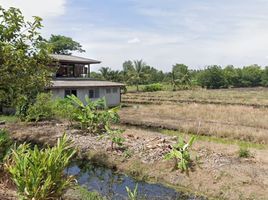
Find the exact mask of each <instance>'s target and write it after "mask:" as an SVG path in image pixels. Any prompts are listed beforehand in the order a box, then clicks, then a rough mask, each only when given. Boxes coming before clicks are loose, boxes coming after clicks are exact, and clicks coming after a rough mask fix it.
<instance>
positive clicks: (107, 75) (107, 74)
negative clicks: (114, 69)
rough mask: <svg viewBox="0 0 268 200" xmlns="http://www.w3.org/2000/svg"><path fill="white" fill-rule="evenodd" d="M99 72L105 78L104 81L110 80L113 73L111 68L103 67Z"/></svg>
mask: <svg viewBox="0 0 268 200" xmlns="http://www.w3.org/2000/svg"><path fill="white" fill-rule="evenodd" d="M99 72H100V73H101V76H102V77H103V79H105V80H110V72H111V68H110V67H101V68H100V69H99Z"/></svg>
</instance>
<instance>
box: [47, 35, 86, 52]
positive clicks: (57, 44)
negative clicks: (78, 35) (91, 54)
mask: <svg viewBox="0 0 268 200" xmlns="http://www.w3.org/2000/svg"><path fill="white" fill-rule="evenodd" d="M48 42H49V44H50V48H51V49H52V53H54V54H64V55H71V54H72V51H78V52H80V53H82V52H85V50H84V49H82V45H81V44H80V43H78V42H76V41H74V40H73V39H72V38H70V37H66V36H63V35H51V37H50V38H49V40H48Z"/></svg>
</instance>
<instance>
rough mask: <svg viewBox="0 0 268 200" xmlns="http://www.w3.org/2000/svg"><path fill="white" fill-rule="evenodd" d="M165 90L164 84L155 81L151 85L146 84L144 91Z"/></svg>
mask: <svg viewBox="0 0 268 200" xmlns="http://www.w3.org/2000/svg"><path fill="white" fill-rule="evenodd" d="M161 90H163V85H162V84H160V83H154V84H150V85H145V86H144V88H143V91H144V92H155V91H161Z"/></svg>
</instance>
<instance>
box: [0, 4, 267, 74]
mask: <svg viewBox="0 0 268 200" xmlns="http://www.w3.org/2000/svg"><path fill="white" fill-rule="evenodd" d="M0 5H2V6H3V7H5V8H7V7H9V6H13V7H18V8H20V9H21V10H22V11H23V14H24V15H25V16H26V17H27V18H30V17H31V16H33V15H37V16H40V17H42V18H43V20H44V21H43V24H44V28H43V30H42V33H43V35H44V36H46V37H49V35H50V34H61V35H66V36H70V37H72V38H73V39H74V40H76V41H78V42H80V43H81V44H82V46H83V47H84V49H85V50H86V53H83V54H76V55H80V56H85V57H88V58H93V59H99V60H101V61H102V64H101V65H98V66H97V65H95V66H94V67H93V70H94V69H95V70H97V69H98V68H99V67H100V66H108V67H111V68H113V69H120V68H121V66H122V63H123V62H124V61H125V60H133V59H143V60H144V61H145V62H146V63H147V64H149V65H151V66H154V67H156V68H158V69H162V70H164V71H169V70H170V69H171V66H172V65H173V64H175V63H184V64H186V65H188V66H190V68H193V69H194V68H195V69H198V68H203V67H204V66H206V65H212V64H218V65H223V66H225V65H228V64H233V65H235V66H238V67H241V66H244V65H249V64H260V65H263V66H265V65H268V64H267V63H268V0H221V1H219V0H0Z"/></svg>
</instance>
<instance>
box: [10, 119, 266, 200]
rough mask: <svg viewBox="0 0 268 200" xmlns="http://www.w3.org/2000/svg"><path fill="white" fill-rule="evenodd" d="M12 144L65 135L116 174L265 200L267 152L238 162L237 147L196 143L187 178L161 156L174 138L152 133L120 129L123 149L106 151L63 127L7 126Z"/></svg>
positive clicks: (223, 195)
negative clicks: (121, 130)
mask: <svg viewBox="0 0 268 200" xmlns="http://www.w3.org/2000/svg"><path fill="white" fill-rule="evenodd" d="M5 127H6V128H7V129H9V130H11V131H12V136H13V137H14V138H15V139H17V140H20V141H21V140H25V139H26V140H28V141H34V142H37V143H47V144H48V143H50V144H53V143H54V142H55V141H56V139H57V137H59V136H61V134H62V133H63V132H64V131H66V133H67V134H68V135H69V136H70V137H71V138H72V139H73V141H74V145H75V146H76V147H77V148H78V149H79V151H80V153H81V154H82V155H83V156H84V157H89V158H91V159H94V160H95V161H96V162H102V163H103V164H107V165H110V166H113V167H116V168H117V169H118V170H121V171H123V172H126V173H129V174H131V175H134V176H136V177H139V178H143V179H145V180H150V181H156V182H160V183H164V184H167V185H170V186H172V187H175V188H177V189H178V188H180V189H183V190H186V191H187V190H189V191H190V192H194V193H198V194H204V195H207V196H208V197H210V198H216V199H267V198H268V196H267V194H268V158H267V155H268V150H256V149H251V151H252V153H253V155H254V157H250V158H247V159H241V158H238V153H237V151H238V147H237V146H235V145H223V144H216V143H211V142H204V141H198V142H197V143H195V144H194V146H193V150H192V155H193V158H195V156H198V164H196V165H195V166H194V167H193V168H192V170H191V171H190V173H189V175H188V176H187V175H186V174H185V173H181V172H180V171H178V170H175V171H174V170H172V169H173V166H174V163H173V162H172V161H165V160H163V156H164V155H165V153H166V152H168V150H169V149H170V147H171V145H172V144H174V143H175V142H176V139H177V138H175V137H172V136H166V135H162V134H160V133H158V132H154V131H145V130H142V129H136V128H128V127H123V128H125V132H124V134H123V136H124V137H125V139H126V142H125V146H126V149H125V150H122V149H121V150H120V149H117V150H115V151H111V149H110V141H109V140H108V139H107V138H105V137H104V139H101V140H100V139H99V137H96V136H91V135H83V134H81V131H79V130H72V129H68V127H67V124H65V123H55V124H53V123H52V124H50V123H46V124H40V125H25V124H8V125H6V126H5Z"/></svg>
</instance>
